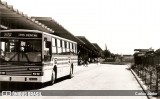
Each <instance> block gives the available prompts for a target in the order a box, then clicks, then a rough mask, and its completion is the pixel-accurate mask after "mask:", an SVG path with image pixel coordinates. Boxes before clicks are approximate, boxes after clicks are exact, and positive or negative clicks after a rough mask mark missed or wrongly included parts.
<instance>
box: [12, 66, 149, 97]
mask: <svg viewBox="0 0 160 99" xmlns="http://www.w3.org/2000/svg"><path fill="white" fill-rule="evenodd" d="M127 68H128V67H127V66H126V65H107V64H99V65H97V64H90V65H89V66H88V67H83V66H80V67H76V71H75V76H74V78H72V79H61V80H59V81H58V82H57V83H55V84H54V85H52V86H44V87H43V88H40V89H38V90H142V89H141V87H140V86H139V84H138V83H137V81H136V80H135V78H134V76H133V75H132V73H131V72H130V71H129V70H127ZM29 90H32V88H31V89H29ZM12 98H13V97H12ZM14 98H15V99H17V97H14ZM18 98H20V97H18ZM23 98H27V97H23ZM30 98H35V97H30ZM39 98H40V99H48V98H53V97H44V96H43V97H39ZM54 98H55V99H57V98H58V99H66V98H68V99H72V98H73V99H75V98H78V99H82V98H83V99H84V98H85V99H88V98H92V99H93V98H94V99H97V98H102V99H103V98H104V99H147V97H146V96H54Z"/></svg>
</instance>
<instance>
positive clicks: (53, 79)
mask: <svg viewBox="0 0 160 99" xmlns="http://www.w3.org/2000/svg"><path fill="white" fill-rule="evenodd" d="M55 80H56V74H55V71H54V70H53V72H52V77H51V81H50V83H51V85H53V84H54V83H55Z"/></svg>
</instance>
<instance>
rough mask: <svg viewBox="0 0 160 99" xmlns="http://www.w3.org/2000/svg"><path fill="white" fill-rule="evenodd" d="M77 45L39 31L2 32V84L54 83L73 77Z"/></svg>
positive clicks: (0, 61)
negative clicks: (60, 79)
mask: <svg viewBox="0 0 160 99" xmlns="http://www.w3.org/2000/svg"><path fill="white" fill-rule="evenodd" d="M77 63H78V56H77V43H76V42H74V41H71V40H68V39H65V38H62V37H59V36H56V35H54V33H53V34H51V33H46V32H42V31H38V30H25V29H12V30H1V31H0V81H6V82H37V83H45V82H50V83H51V84H53V83H54V82H55V80H56V79H58V78H61V77H64V76H68V77H70V78H72V77H73V71H74V67H75V66H77Z"/></svg>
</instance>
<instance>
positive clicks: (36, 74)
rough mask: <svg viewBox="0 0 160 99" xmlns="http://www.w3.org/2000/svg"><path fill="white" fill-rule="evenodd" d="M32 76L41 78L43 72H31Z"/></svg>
mask: <svg viewBox="0 0 160 99" xmlns="http://www.w3.org/2000/svg"><path fill="white" fill-rule="evenodd" d="M32 75H33V76H42V75H43V72H33V73H32Z"/></svg>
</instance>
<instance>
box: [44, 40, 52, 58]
mask: <svg viewBox="0 0 160 99" xmlns="http://www.w3.org/2000/svg"><path fill="white" fill-rule="evenodd" d="M44 61H51V42H50V41H47V38H44Z"/></svg>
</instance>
